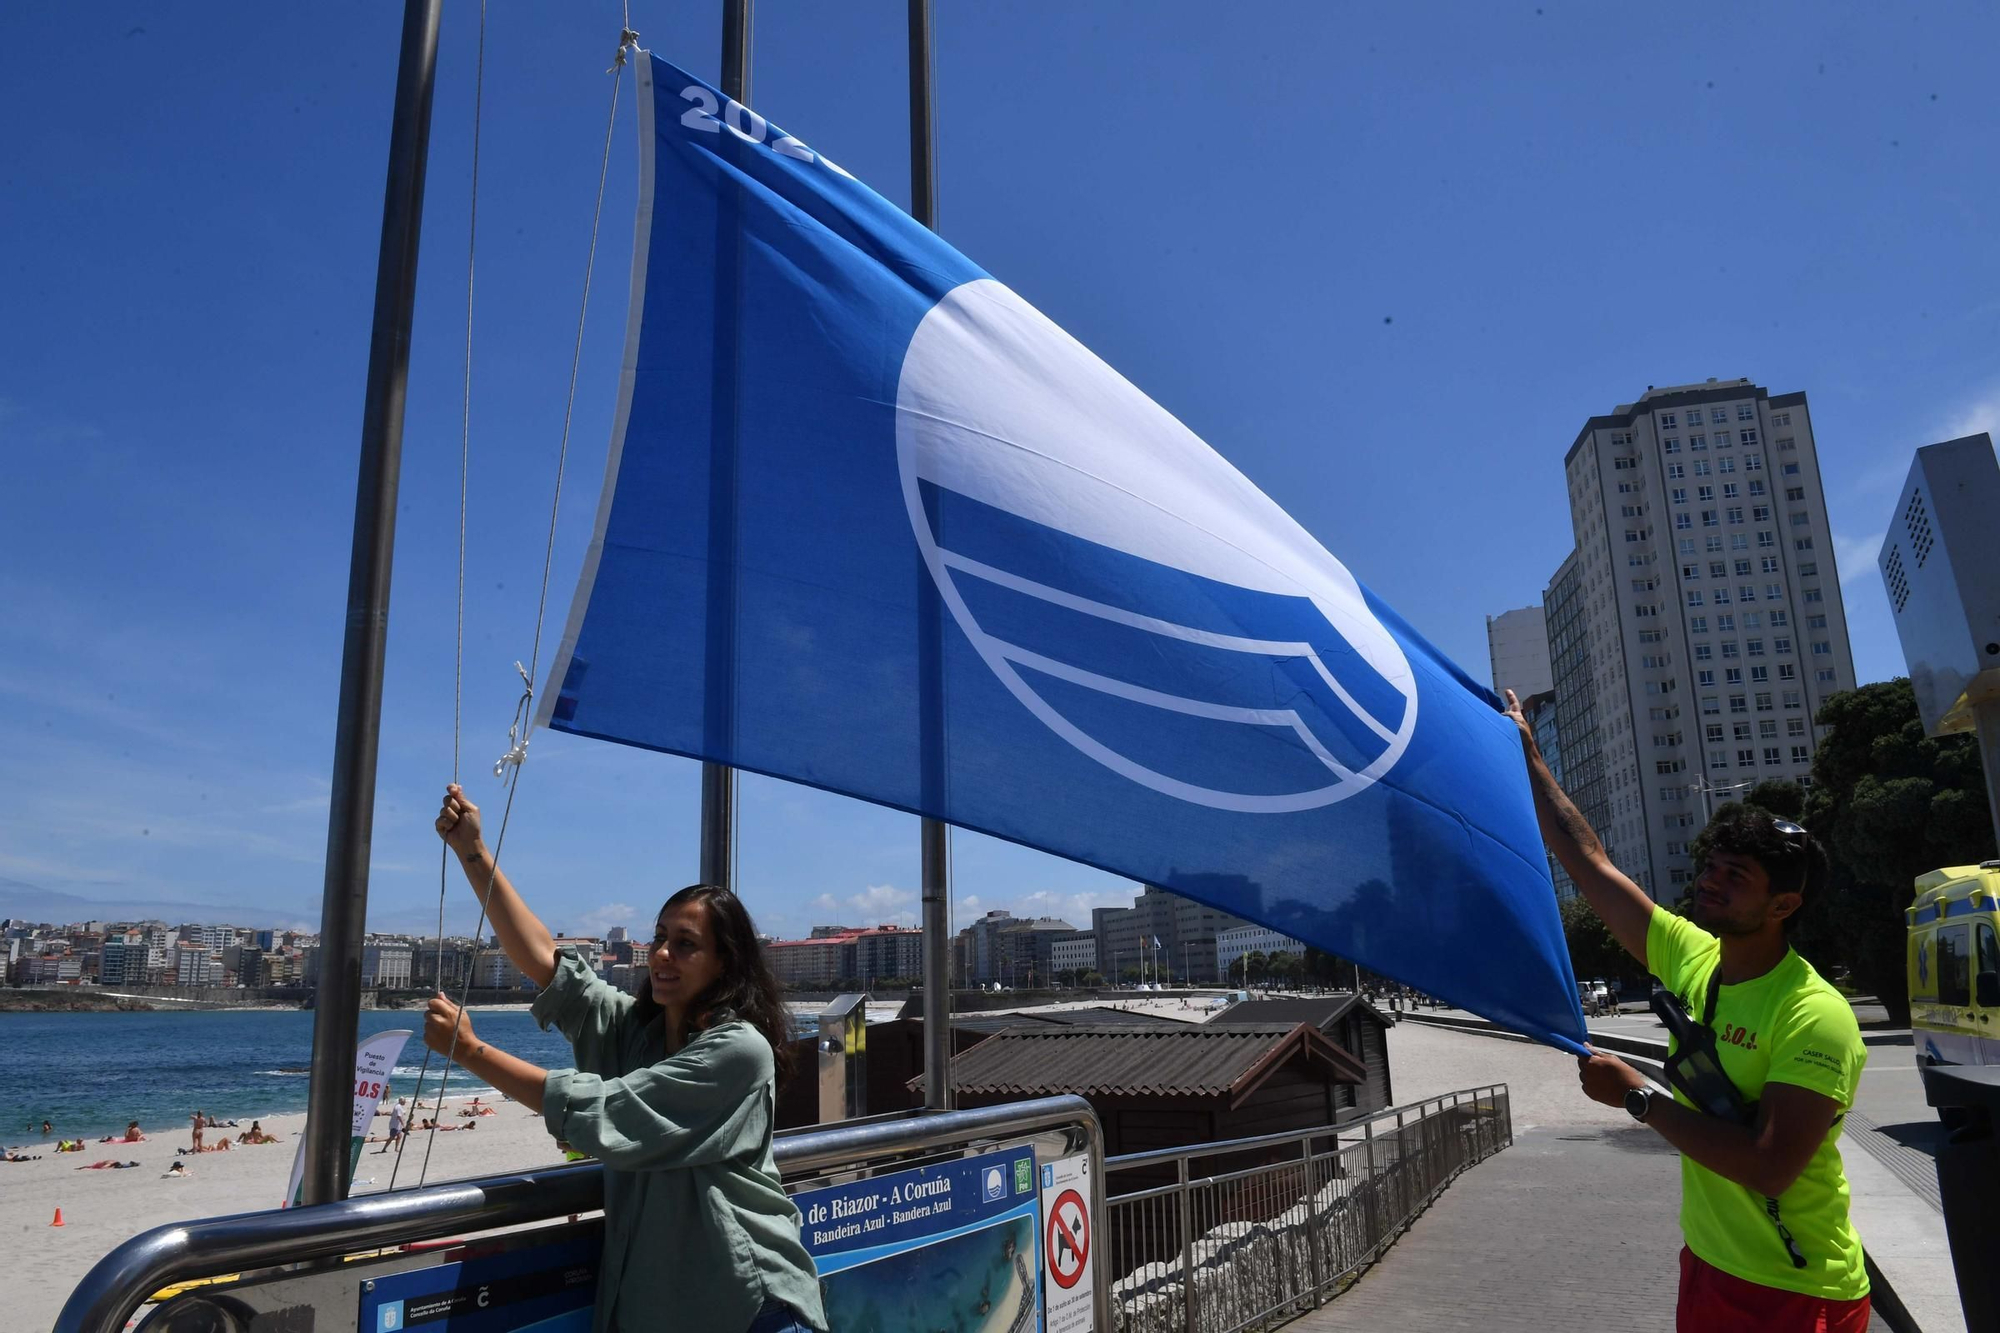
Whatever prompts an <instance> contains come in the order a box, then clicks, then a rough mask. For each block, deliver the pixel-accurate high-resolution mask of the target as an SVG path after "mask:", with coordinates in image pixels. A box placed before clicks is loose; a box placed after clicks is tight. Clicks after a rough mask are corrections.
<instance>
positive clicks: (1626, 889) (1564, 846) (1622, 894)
mask: <svg viewBox="0 0 2000 1333" xmlns="http://www.w3.org/2000/svg"><path fill="white" fill-rule="evenodd" d="M1507 716H1508V717H1511V718H1513V719H1514V722H1515V725H1517V726H1518V727H1520V728H1521V749H1522V750H1523V751H1524V752H1525V753H1526V754H1527V757H1528V782H1529V784H1530V785H1531V786H1532V787H1533V788H1534V792H1535V818H1536V820H1537V821H1538V822H1539V823H1540V824H1541V826H1542V841H1543V842H1545V843H1547V844H1548V845H1549V850H1550V851H1551V852H1553V853H1555V858H1556V860H1558V861H1560V862H1562V868H1563V869H1564V870H1567V871H1568V872H1569V877H1570V879H1572V880H1573V881H1575V883H1576V887H1577V888H1578V889H1579V890H1581V891H1582V893H1583V898H1584V901H1585V902H1587V903H1589V904H1590V908H1591V910H1592V911H1593V912H1596V913H1597V915H1598V916H1599V917H1600V918H1601V919H1602V920H1603V922H1604V924H1605V925H1606V926H1607V927H1609V928H1610V930H1611V934H1612V937H1613V938H1614V939H1616V940H1617V941H1618V942H1619V943H1620V944H1622V945H1624V946H1625V952H1627V953H1629V954H1631V955H1632V956H1633V957H1634V958H1636V959H1638V960H1639V965H1640V966H1641V967H1644V966H1646V926H1647V925H1648V923H1650V922H1651V921H1652V919H1653V907H1654V904H1653V900H1652V898H1651V897H1650V896H1648V895H1647V893H1646V891H1645V890H1644V889H1642V888H1640V887H1639V886H1638V885H1637V884H1634V883H1633V882H1632V881H1631V880H1630V879H1628V878H1626V876H1625V873H1624V872H1623V871H1621V870H1620V869H1619V868H1618V867H1617V866H1615V865H1613V864H1611V857H1610V856H1609V855H1607V854H1606V852H1605V850H1604V844H1603V843H1601V842H1599V841H1598V840H1597V834H1596V833H1594V832H1593V831H1592V830H1591V827H1590V824H1589V821H1587V820H1585V819H1584V817H1583V812H1582V811H1581V810H1578V809H1577V808H1576V805H1575V803H1573V802H1572V801H1571V800H1570V799H1569V796H1568V795H1567V794H1566V793H1565V792H1564V791H1563V789H1562V787H1561V786H1560V785H1559V784H1558V783H1557V782H1556V778H1555V774H1553V773H1551V772H1549V765H1548V761H1547V760H1545V759H1543V758H1542V748H1541V747H1540V746H1539V745H1537V744H1535V730H1534V728H1533V727H1531V726H1529V725H1528V719H1527V718H1525V717H1523V716H1522V715H1521V701H1520V700H1519V699H1517V698H1515V697H1514V691H1512V690H1509V691H1507Z"/></svg>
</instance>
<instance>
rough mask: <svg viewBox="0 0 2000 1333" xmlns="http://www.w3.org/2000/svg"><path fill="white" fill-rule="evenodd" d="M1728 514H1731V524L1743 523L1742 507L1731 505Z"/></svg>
mask: <svg viewBox="0 0 2000 1333" xmlns="http://www.w3.org/2000/svg"><path fill="white" fill-rule="evenodd" d="M1728 512H1729V521H1730V522H1731V523H1741V522H1742V521H1743V506H1742V505H1731V506H1729V511H1728Z"/></svg>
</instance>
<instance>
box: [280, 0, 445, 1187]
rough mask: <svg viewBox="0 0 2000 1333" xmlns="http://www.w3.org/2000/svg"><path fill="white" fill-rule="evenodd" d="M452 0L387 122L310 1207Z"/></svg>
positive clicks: (324, 1145)
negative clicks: (436, 91) (444, 29)
mask: <svg viewBox="0 0 2000 1333" xmlns="http://www.w3.org/2000/svg"><path fill="white" fill-rule="evenodd" d="M443 9H444V4H443V0H407V3H406V4H405V6H404V9H403V41H402V53H401V56H400V57H399V64H398V68H397V73H396V109H395V114H394V116H393V117H392V119H391V120H390V127H389V172H388V177H389V179H388V185H387V187H386V189H385V190H384V192H383V196H384V197H383V201H382V244H381V249H380V250H379V251H378V252H377V257H376V261H375V315H374V329H373V333H372V335H371V337H370V341H369V347H368V380H367V389H366V396H365V398H364V400H363V405H362V411H361V475H360V481H359V483H358V485H357V488H356V494H355V501H354V545H353V549H352V553H351V555H350V557H349V563H348V571H347V635H346V639H345V641H344V643H343V644H342V646H341V652H340V711H339V713H338V714H337V720H336V722H335V723H334V740H333V795H332V801H331V803H330V808H329V809H328V811H327V831H326V879H325V882H324V887H323V889H322V891H321V898H320V925H319V989H318V994H317V996H316V998H315V1000H314V1007H313V1045H312V1076H311V1079H310V1081H309V1083H308V1084H307V1093H306V1108H307V1109H306V1128H305V1137H304V1141H303V1144H302V1149H303V1152H304V1157H305V1161H304V1172H303V1175H302V1176H301V1178H300V1184H301V1189H302V1190H303V1194H302V1195H301V1198H302V1200H303V1202H305V1203H334V1202H337V1201H339V1200H341V1199H344V1198H346V1197H347V1189H348V1185H349V1178H350V1176H351V1175H352V1172H351V1170H350V1161H349V1139H350V1130H351V1127H352V1123H353V1119H354V1109H353V1106H354V1102H353V1099H354V1052H355V1045H356V1041H357V1038H358V1036H359V1034H360V1028H361V939H362V935H363V933H364V932H365V931H366V929H367V924H368V853H369V848H370V847H371V845H372V843H373V840H374V828H375V767H376V759H377V752H378V751H379V749H380V747H381V739H382V662H383V658H384V657H385V656H386V655H387V653H388V647H389V578H390V567H391V564H392V563H393V559H394V555H395V549H396V492H397V489H398V482H399V481H400V480H401V475H402V467H403V405H404V401H405V398H406V395H407V393H408V389H409V376H410V324H411V320H412V318H413V316H414V314H415V311H416V304H417V241H418V233H419V231H420V230H421V224H422V222H423V213H424V166H425V163H426V160H427V158H428V155H429V152H430V136H431V90H432V88H433V86H434V80H435V76H436V73H437V45H438V24H439V21H440V19H441V18H442V15H443Z"/></svg>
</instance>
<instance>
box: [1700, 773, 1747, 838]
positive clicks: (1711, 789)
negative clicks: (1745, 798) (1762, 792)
mask: <svg viewBox="0 0 2000 1333" xmlns="http://www.w3.org/2000/svg"><path fill="white" fill-rule="evenodd" d="M1756 785H1757V784H1756V783H1755V782H1753V781H1752V780H1750V779H1749V778H1745V779H1744V780H1743V781H1741V782H1726V783H1722V784H1720V785H1717V784H1715V783H1712V782H1710V781H1709V780H1708V779H1706V778H1699V777H1698V778H1692V779H1690V780H1689V782H1688V786H1690V787H1693V788H1694V789H1695V790H1696V791H1698V792H1700V793H1701V823H1702V827H1703V828H1706V827H1708V822H1709V821H1710V820H1711V819H1714V818H1715V811H1714V809H1713V806H1712V804H1711V802H1710V801H1709V799H1708V798H1709V797H1710V796H1711V795H1727V794H1729V793H1730V792H1733V791H1742V790H1743V789H1744V788H1745V787H1754V786H1756Z"/></svg>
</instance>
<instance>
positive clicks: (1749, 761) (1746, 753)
mask: <svg viewBox="0 0 2000 1333" xmlns="http://www.w3.org/2000/svg"><path fill="white" fill-rule="evenodd" d="M1736 766H1737V767H1738V768H1755V767H1757V752H1756V751H1755V750H1738V751H1737V752H1736Z"/></svg>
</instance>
